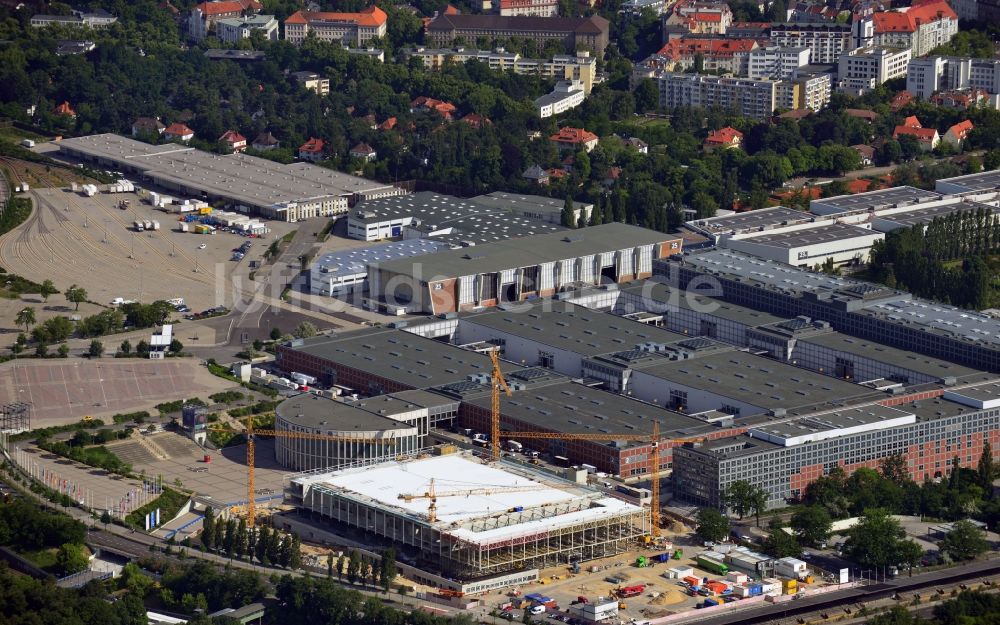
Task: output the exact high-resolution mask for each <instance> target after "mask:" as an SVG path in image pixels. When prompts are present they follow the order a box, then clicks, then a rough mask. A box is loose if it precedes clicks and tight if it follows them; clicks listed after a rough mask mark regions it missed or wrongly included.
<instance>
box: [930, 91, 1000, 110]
mask: <svg viewBox="0 0 1000 625" xmlns="http://www.w3.org/2000/svg"><path fill="white" fill-rule="evenodd" d="M998 99H1000V96H998V95H997V94H992V95H991V94H989V93H987V92H986V90H985V89H969V90H967V91H938V92H937V93H935V94H934V95H932V96H931V97H930V101H931V103H932V104H937V105H938V106H944V107H947V108H951V109H960V110H963V111H964V110H968V109H970V108H978V107H991V108H1000V106H997V104H998Z"/></svg>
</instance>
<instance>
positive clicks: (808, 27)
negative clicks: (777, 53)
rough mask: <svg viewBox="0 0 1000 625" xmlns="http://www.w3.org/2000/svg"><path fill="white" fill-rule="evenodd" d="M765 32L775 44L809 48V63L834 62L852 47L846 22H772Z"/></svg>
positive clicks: (849, 29)
mask: <svg viewBox="0 0 1000 625" xmlns="http://www.w3.org/2000/svg"><path fill="white" fill-rule="evenodd" d="M765 32H767V33H768V36H769V38H770V39H771V43H772V44H774V45H776V46H780V47H784V48H809V50H810V62H811V63H818V64H830V63H836V62H837V60H838V59H839V58H840V55H841V53H843V52H845V51H847V50H850V49H851V48H852V46H851V27H850V25H848V24H774V25H772V26H771V27H770V29H768V30H767V31H765Z"/></svg>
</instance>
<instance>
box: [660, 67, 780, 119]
mask: <svg viewBox="0 0 1000 625" xmlns="http://www.w3.org/2000/svg"><path fill="white" fill-rule="evenodd" d="M655 79H656V81H657V83H658V85H659V88H660V106H661V107H663V108H675V107H680V106H701V107H709V106H721V107H724V108H730V107H731V108H734V109H736V110H737V111H738V112H739V114H740V115H742V116H744V117H750V118H753V119H764V118H765V117H767V116H769V115H771V113H773V112H774V109H775V108H776V104H777V84H778V83H776V82H773V81H770V80H750V79H749V78H726V77H719V76H702V75H699V74H676V73H673V72H659V73H657V74H656V76H655Z"/></svg>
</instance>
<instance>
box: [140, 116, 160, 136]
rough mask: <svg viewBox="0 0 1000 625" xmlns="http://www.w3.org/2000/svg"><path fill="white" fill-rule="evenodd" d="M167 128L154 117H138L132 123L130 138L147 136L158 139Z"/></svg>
mask: <svg viewBox="0 0 1000 625" xmlns="http://www.w3.org/2000/svg"><path fill="white" fill-rule="evenodd" d="M166 129H167V127H166V126H164V125H163V122H161V121H160V120H159V119H157V118H155V117H139V118H136V120H135V121H134V122H132V136H133V137H138V136H139V135H148V136H153V137H158V136H160V135H162V134H163V131H164V130H166Z"/></svg>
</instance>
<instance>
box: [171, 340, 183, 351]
mask: <svg viewBox="0 0 1000 625" xmlns="http://www.w3.org/2000/svg"><path fill="white" fill-rule="evenodd" d="M182 351H184V344H183V343H181V342H180V341H179V340H177V339H173V340H172V341H170V353H171V354H179V353H181V352H182Z"/></svg>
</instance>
